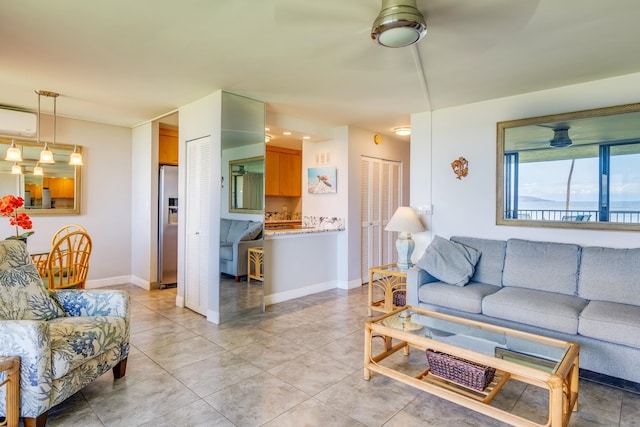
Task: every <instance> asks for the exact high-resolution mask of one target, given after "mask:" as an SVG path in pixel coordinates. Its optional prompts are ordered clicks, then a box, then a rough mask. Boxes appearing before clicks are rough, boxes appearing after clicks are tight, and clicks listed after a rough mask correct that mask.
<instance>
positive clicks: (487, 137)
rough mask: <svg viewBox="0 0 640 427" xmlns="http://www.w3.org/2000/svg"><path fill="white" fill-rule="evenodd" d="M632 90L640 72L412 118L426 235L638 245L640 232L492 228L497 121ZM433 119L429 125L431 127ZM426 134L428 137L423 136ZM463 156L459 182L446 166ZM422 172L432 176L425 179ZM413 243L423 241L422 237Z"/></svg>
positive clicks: (620, 98) (626, 96)
mask: <svg viewBox="0 0 640 427" xmlns="http://www.w3.org/2000/svg"><path fill="white" fill-rule="evenodd" d="M637 87H640V73H637V74H632V75H627V76H621V77H616V78H610V79H605V80H599V81H594V82H589V83H584V84H577V85H571V86H565V87H561V88H556V89H551V90H546V91H540V92H535V93H528V94H523V95H518V96H513V97H508V98H501V99H494V100H490V101H486V102H479V103H475V104H469V105H464V106H461V107H455V108H447V109H443V110H437V111H434V112H433V113H420V114H414V115H413V116H412V126H413V127H414V133H413V136H412V140H411V150H412V156H411V182H412V191H411V200H412V203H411V204H412V206H418V205H421V204H423V203H429V201H432V203H433V216H432V217H431V220H430V221H429V225H430V228H431V230H430V231H429V232H428V233H427V235H428V236H429V235H432V234H438V235H441V236H444V237H449V236H451V235H454V234H458V235H468V236H477V237H486V238H494V239H507V238H510V237H518V238H525V239H532V240H550V241H558V242H574V243H578V244H582V245H602V246H612V247H637V246H640V242H639V240H638V233H637V232H624V231H602V230H574V229H558V228H536V227H511V226H497V225H496V224H495V221H496V218H495V203H496V196H495V191H496V190H495V189H496V178H495V176H496V123H497V122H500V121H506V120H514V119H520V118H525V117H535V116H541V115H547V114H556V113H564V112H571V111H579V110H586V109H592V108H599V107H607V106H614V105H621V104H627V103H633V102H638V91H637V90H632V88H637ZM431 114H432V119H433V123H432V124H431V123H429V121H430V115H431ZM418 129H419V131H418V132H416V130H418ZM430 132H432V137H431V138H428V137H427V136H428V135H427V134H429V133H430ZM429 141H431V147H429ZM429 151H431V155H429ZM460 156H463V157H465V158H466V159H467V160H468V161H469V175H468V176H467V177H466V178H462V180H458V179H456V176H455V175H454V173H453V171H452V169H451V162H452V161H453V160H455V159H457V158H458V157H460ZM425 169H426V170H427V171H428V172H427V173H428V174H430V177H427V176H425V173H424V170H425ZM421 180H426V181H427V182H430V183H432V184H431V187H429V186H424V187H423V186H421V185H420V182H421ZM430 188H432V190H430ZM418 239H423V240H424V237H423V236H420V237H418ZM427 240H428V239H427ZM421 243H422V241H421ZM416 246H418V245H416ZM423 249H424V246H422V245H421V247H417V248H416V251H415V252H414V260H415V259H416V258H417V257H419V256H420V255H421V253H422V250H423Z"/></svg>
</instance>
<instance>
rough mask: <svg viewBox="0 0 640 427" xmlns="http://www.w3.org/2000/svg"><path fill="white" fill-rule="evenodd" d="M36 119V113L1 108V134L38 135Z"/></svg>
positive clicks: (29, 136) (30, 136)
mask: <svg viewBox="0 0 640 427" xmlns="http://www.w3.org/2000/svg"><path fill="white" fill-rule="evenodd" d="M36 119H37V116H36V114H35V113H30V112H28V111H19V110H10V109H7V108H0V135H6V136H23V137H28V138H32V137H34V136H35V135H36V130H37V120H36Z"/></svg>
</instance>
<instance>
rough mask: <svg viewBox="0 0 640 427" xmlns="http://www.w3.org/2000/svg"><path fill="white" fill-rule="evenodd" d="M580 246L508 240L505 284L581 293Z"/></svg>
mask: <svg viewBox="0 0 640 427" xmlns="http://www.w3.org/2000/svg"><path fill="white" fill-rule="evenodd" d="M579 263H580V246H578V245H573V244H568V243H553V242H534V241H529V240H520V239H509V240H507V256H506V258H505V261H504V274H503V276H502V286H516V287H519V288H528V289H537V290H540V291H549V292H554V293H555V292H559V293H562V294H566V295H577V286H578V264H579Z"/></svg>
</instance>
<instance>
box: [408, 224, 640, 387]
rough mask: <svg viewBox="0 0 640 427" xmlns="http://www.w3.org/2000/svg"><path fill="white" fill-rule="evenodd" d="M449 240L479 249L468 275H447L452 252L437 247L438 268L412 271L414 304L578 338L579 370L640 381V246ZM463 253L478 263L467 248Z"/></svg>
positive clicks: (410, 296) (410, 285) (410, 298)
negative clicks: (460, 277) (461, 277)
mask: <svg viewBox="0 0 640 427" xmlns="http://www.w3.org/2000/svg"><path fill="white" fill-rule="evenodd" d="M436 237H437V236H436ZM445 240H446V239H445ZM449 241H450V242H454V243H457V244H461V245H462V246H460V245H456V246H458V247H462V248H464V249H467V250H469V251H471V252H473V253H475V254H477V253H478V252H479V255H480V256H479V259H478V261H477V263H476V264H475V268H474V269H472V270H471V272H472V273H471V274H470V280H469V281H468V282H467V283H463V282H465V281H466V280H462V281H454V280H451V278H449V277H447V274H445V273H443V272H442V271H444V270H446V269H447V267H448V266H447V265H446V264H447V263H448V261H447V251H446V250H445V251H438V253H437V256H436V258H437V260H436V262H431V263H430V264H429V263H427V264H428V265H427V268H428V269H430V270H431V273H435V274H430V273H429V272H427V271H426V270H424V269H422V268H420V267H419V266H416V267H413V269H411V270H409V273H408V275H407V303H408V304H409V305H412V306H414V307H422V308H425V309H428V310H434V311H438V312H443V313H448V314H453V315H457V316H461V317H465V318H469V319H474V320H480V321H484V322H487V323H492V324H496V325H500V326H506V327H510V328H514V329H519V330H523V331H527V332H533V333H537V334H540V335H545V336H549V337H553V338H558V339H562V340H566V341H573V342H577V343H578V344H580V367H581V368H583V369H586V370H589V371H593V372H596V373H601V374H605V375H608V376H612V377H616V378H620V379H623V380H628V381H632V382H635V383H640V248H638V249H614V248H603V247H581V246H578V245H575V244H567V243H553V242H540V241H527V240H521V239H509V240H507V241H502V240H489V239H480V238H473V237H460V236H454V237H451V238H450V239H449ZM469 248H472V249H469ZM473 249H476V250H477V251H473ZM426 252H428V250H427V251H426ZM425 257H426V253H425V256H423V259H421V260H420V261H418V264H422V265H423V266H424V265H425V262H424V261H423V260H424V258H425ZM451 258H455V257H451ZM463 258H471V264H473V263H474V261H475V259H473V257H468V256H467V253H466V252H465V255H464V257H463ZM421 261H423V262H421ZM456 262H459V261H454V263H456ZM434 265H435V267H434ZM437 276H441V278H443V277H444V278H445V280H447V281H448V282H449V283H446V282H443V281H441V280H439V279H438V278H437ZM451 283H456V284H451Z"/></svg>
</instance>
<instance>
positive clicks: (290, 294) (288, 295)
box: [264, 281, 337, 305]
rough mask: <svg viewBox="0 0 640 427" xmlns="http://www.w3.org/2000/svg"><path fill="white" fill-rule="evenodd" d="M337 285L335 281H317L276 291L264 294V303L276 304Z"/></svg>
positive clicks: (333, 287)
mask: <svg viewBox="0 0 640 427" xmlns="http://www.w3.org/2000/svg"><path fill="white" fill-rule="evenodd" d="M336 287H337V283H336V281H331V282H325V283H318V284H315V285H311V286H306V287H304V288H298V289H293V290H290V291H284V292H278V293H275V294H270V295H265V296H264V305H271V304H277V303H279V302H284V301H289V300H292V299H295V298H300V297H306V296H307V295H312V294H317V293H319V292H324V291H328V290H331V289H335V288H336Z"/></svg>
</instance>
